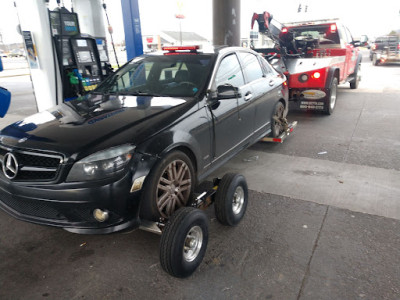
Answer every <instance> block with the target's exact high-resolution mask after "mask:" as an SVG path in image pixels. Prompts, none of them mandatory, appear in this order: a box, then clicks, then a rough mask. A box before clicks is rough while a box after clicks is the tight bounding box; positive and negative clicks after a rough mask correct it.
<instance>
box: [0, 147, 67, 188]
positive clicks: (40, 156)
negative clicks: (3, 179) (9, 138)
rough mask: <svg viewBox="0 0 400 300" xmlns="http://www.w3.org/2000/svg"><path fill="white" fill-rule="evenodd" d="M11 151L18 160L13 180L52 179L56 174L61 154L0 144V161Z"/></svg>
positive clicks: (61, 159) (61, 157)
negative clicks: (7, 146)
mask: <svg viewBox="0 0 400 300" xmlns="http://www.w3.org/2000/svg"><path fill="white" fill-rule="evenodd" d="M9 152H10V153H12V154H13V155H14V156H15V158H16V159H17V161H18V172H17V175H16V177H15V178H13V179H12V180H13V181H53V180H55V179H56V177H57V175H58V171H59V169H60V165H61V163H62V162H63V156H62V155H59V154H54V153H45V152H33V151H23V150H20V149H9V148H5V147H3V146H0V162H1V164H2V165H3V162H4V156H5V155H6V154H7V153H9ZM3 175H4V174H3Z"/></svg>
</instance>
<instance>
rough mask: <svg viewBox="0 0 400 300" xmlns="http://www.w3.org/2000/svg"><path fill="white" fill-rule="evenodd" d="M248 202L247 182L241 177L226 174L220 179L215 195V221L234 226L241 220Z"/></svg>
mask: <svg viewBox="0 0 400 300" xmlns="http://www.w3.org/2000/svg"><path fill="white" fill-rule="evenodd" d="M247 201H248V188H247V182H246V179H245V178H244V176H243V175H240V174H234V173H228V174H225V175H224V177H222V179H221V182H220V183H219V185H218V189H217V193H216V195H215V203H214V206H215V215H216V217H217V220H218V221H219V222H220V223H221V224H223V225H228V226H235V225H237V224H239V222H240V221H241V220H242V218H243V216H244V214H245V212H246V208H247Z"/></svg>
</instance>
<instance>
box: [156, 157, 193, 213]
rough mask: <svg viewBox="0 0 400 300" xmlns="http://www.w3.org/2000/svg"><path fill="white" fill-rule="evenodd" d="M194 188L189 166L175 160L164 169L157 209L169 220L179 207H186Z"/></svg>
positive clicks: (159, 184)
mask: <svg viewBox="0 0 400 300" xmlns="http://www.w3.org/2000/svg"><path fill="white" fill-rule="evenodd" d="M191 187H192V178H191V173H190V169H189V167H188V165H187V164H186V163H185V162H184V161H182V160H174V161H172V162H171V163H170V164H169V165H167V167H166V168H165V169H164V171H163V173H162V175H161V177H160V180H159V182H158V184H157V208H158V211H159V213H160V215H161V216H162V217H164V218H168V217H169V216H170V215H172V213H173V212H174V211H175V210H177V209H178V208H179V207H182V206H186V203H187V202H188V199H189V196H190V191H191Z"/></svg>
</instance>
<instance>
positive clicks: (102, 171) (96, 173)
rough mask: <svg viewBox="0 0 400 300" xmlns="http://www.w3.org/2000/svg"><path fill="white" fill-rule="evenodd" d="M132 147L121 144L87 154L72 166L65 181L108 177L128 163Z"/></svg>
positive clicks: (131, 154)
mask: <svg viewBox="0 0 400 300" xmlns="http://www.w3.org/2000/svg"><path fill="white" fill-rule="evenodd" d="M134 149H135V147H134V146H132V145H123V146H119V147H113V148H110V149H107V150H103V151H99V152H96V153H94V154H92V155H89V156H87V157H85V158H84V159H81V160H80V161H78V162H76V163H75V164H74V165H73V166H72V169H71V171H70V172H69V175H68V177H67V181H68V182H71V181H88V180H97V179H103V178H106V177H109V176H111V175H113V174H114V173H116V172H118V171H120V170H122V169H123V168H124V167H125V166H126V165H127V164H128V163H129V161H130V159H131V158H132V156H133V150H134Z"/></svg>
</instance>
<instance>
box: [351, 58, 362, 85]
mask: <svg viewBox="0 0 400 300" xmlns="http://www.w3.org/2000/svg"><path fill="white" fill-rule="evenodd" d="M360 80H361V63H359V64H358V66H357V70H356V72H355V74H354V79H353V80H352V81H350V88H351V89H353V90H355V89H357V88H358V84H359V83H360Z"/></svg>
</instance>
